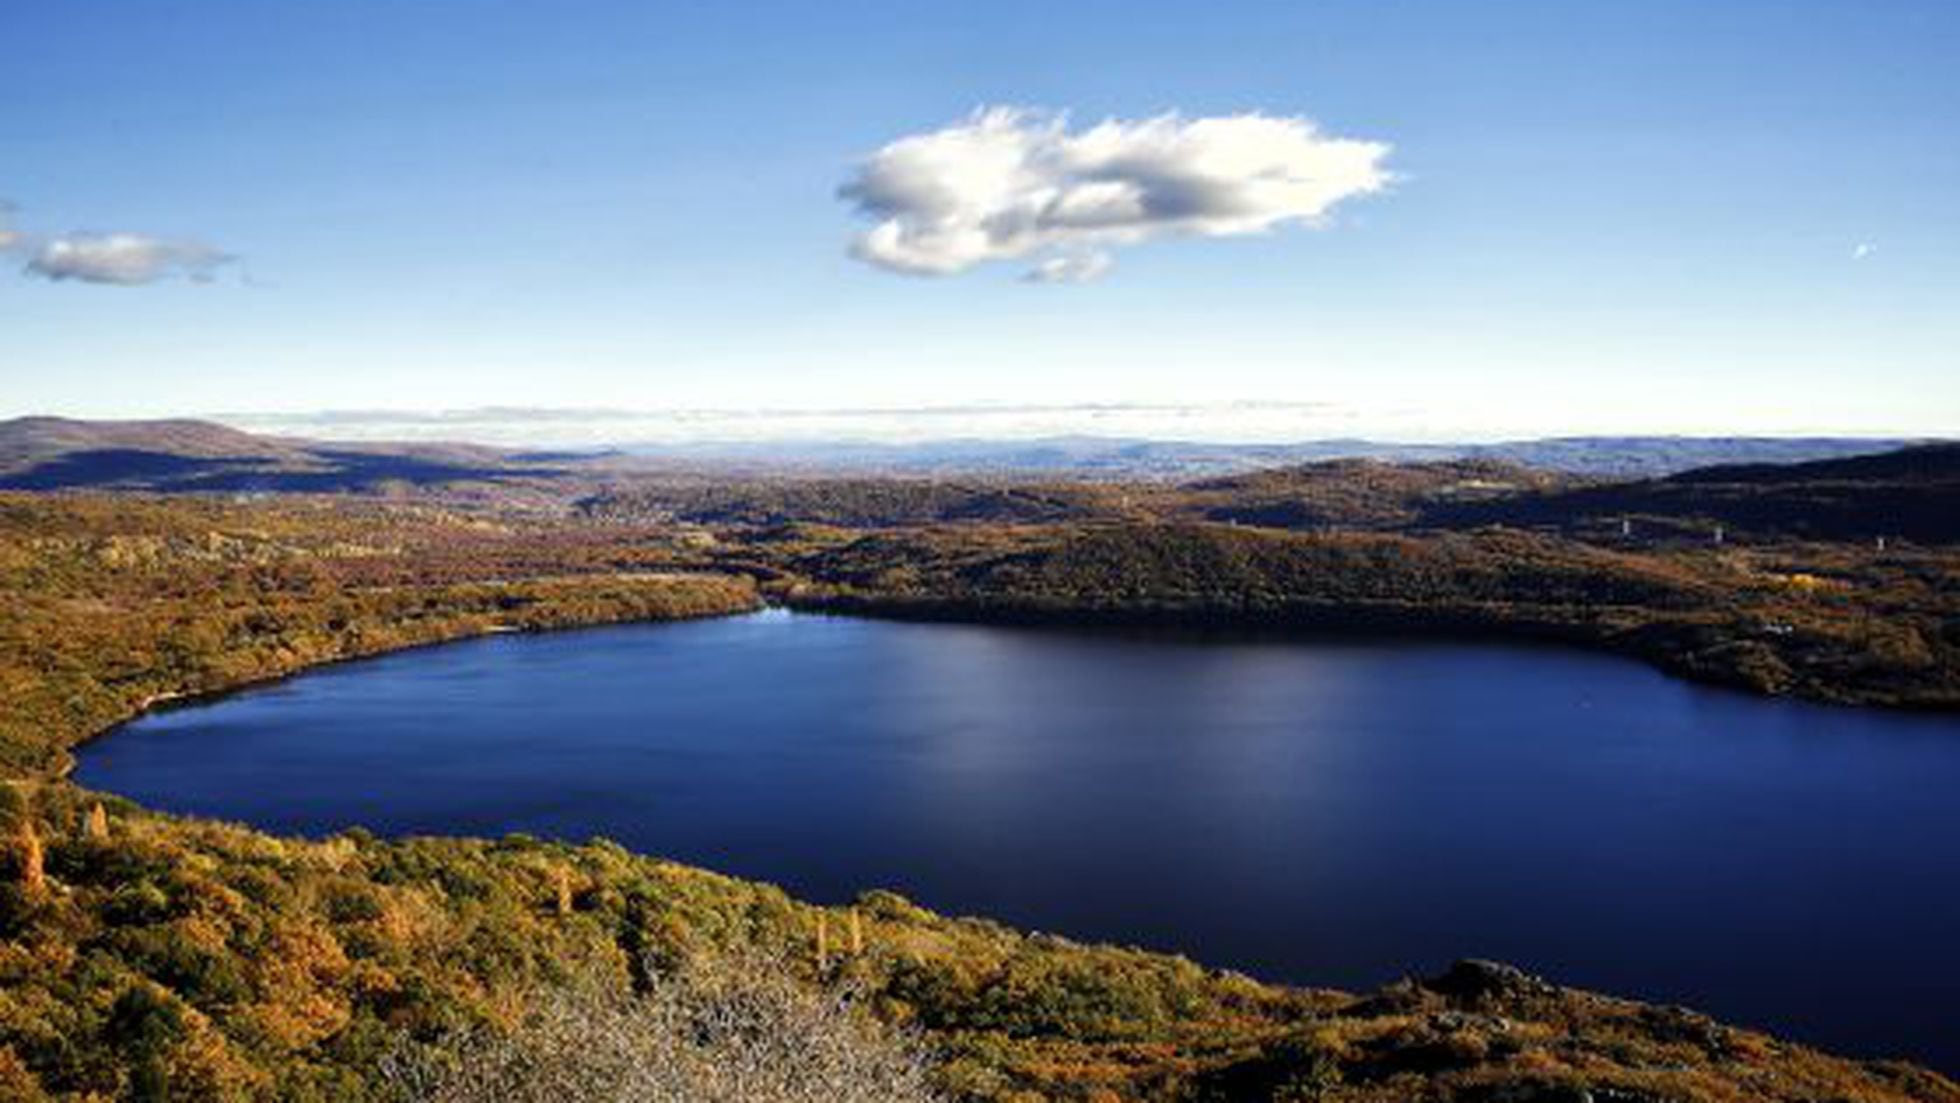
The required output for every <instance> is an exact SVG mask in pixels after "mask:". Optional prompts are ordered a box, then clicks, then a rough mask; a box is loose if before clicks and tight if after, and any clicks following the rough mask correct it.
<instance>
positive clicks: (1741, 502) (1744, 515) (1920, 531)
mask: <svg viewBox="0 0 1960 1103" xmlns="http://www.w3.org/2000/svg"><path fill="white" fill-rule="evenodd" d="M1424 519H1425V520H1426V521H1427V522H1428V523H1430V524H1434V525H1438V526H1443V527H1463V526H1467V525H1477V524H1510V525H1551V526H1556V527H1558V528H1561V529H1564V530H1568V531H1574V530H1578V531H1582V530H1586V529H1589V528H1590V529H1599V528H1603V527H1604V528H1610V527H1611V526H1614V525H1617V524H1619V523H1620V522H1621V521H1628V522H1629V523H1630V526H1631V527H1634V528H1637V529H1639V530H1640V531H1643V532H1651V531H1654V530H1655V529H1656V527H1658V529H1659V530H1660V531H1663V532H1680V531H1683V530H1684V529H1686V530H1688V531H1695V532H1699V533H1702V534H1704V535H1706V536H1707V537H1708V538H1711V539H1712V538H1713V535H1714V530H1715V527H1716V526H1718V525H1719V526H1722V527H1723V529H1724V535H1725V536H1737V535H1751V536H1755V537H1758V538H1770V537H1788V538H1797V539H1813V540H1840V541H1842V540H1859V541H1874V542H1875V541H1878V540H1880V539H1888V540H1894V541H1896V540H1912V541H1917V542H1920V543H1928V544H1950V543H1953V542H1955V541H1956V540H1960V445H1955V444H1936V445H1924V446H1920V447H1915V448H1905V449H1900V450H1898V451H1894V452H1886V453H1882V454H1879V455H1873V456H1858V457H1851V458H1844V459H1832V460H1819V461H1815V462H1811V463H1797V464H1746V465H1732V466H1721V467H1705V468H1698V469H1696V470H1693V471H1685V472H1681V473H1679V474H1676V475H1672V476H1669V477H1667V478H1662V479H1644V480H1639V481H1635V482H1625V483H1611V484H1605V485H1593V486H1579V487H1571V488H1566V489H1558V490H1552V491H1549V492H1545V493H1537V494H1529V495H1514V496H1509V497H1505V498H1502V499H1496V500H1486V501H1479V502H1462V501H1458V502H1449V503H1439V504H1438V505H1437V506H1436V508H1433V509H1431V510H1428V511H1427V512H1426V514H1425V517H1424Z"/></svg>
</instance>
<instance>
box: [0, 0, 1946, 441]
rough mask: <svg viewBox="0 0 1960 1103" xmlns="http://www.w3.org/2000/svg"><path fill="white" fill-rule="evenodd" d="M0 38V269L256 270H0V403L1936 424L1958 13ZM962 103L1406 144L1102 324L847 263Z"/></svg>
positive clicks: (327, 9)
mask: <svg viewBox="0 0 1960 1103" xmlns="http://www.w3.org/2000/svg"><path fill="white" fill-rule="evenodd" d="M0 40H4V41H6V42H7V43H8V47H7V62H6V64H5V65H0V198H4V199H6V200H9V201H11V202H12V203H13V204H14V205H15V207H16V210H15V211H14V212H13V215H12V218H13V224H14V229H15V230H16V231H17V232H19V233H20V234H22V235H23V238H22V240H21V242H20V244H19V245H18V246H17V247H16V248H15V249H14V250H13V253H14V254H15V255H13V256H9V257H4V258H0V260H4V262H5V265H6V267H7V268H8V269H14V268H18V267H20V266H21V265H22V264H24V263H26V261H25V260H23V256H29V259H31V255H29V254H27V253H26V250H27V248H28V247H29V245H31V244H32V243H33V242H34V241H45V240H48V239H52V238H56V237H59V236H61V235H71V234H76V233H80V232H96V233H126V234H140V235H153V236H155V237H156V238H158V239H160V240H167V241H173V242H194V243H201V244H203V245H208V246H210V247H211V248H213V249H216V250H222V251H223V252H224V253H225V254H227V255H231V256H235V257H237V258H238V260H237V261H235V262H231V263H226V264H223V265H221V266H219V267H218V268H216V269H215V272H216V276H215V278H214V279H212V280H210V281H209V282H198V281H192V280H187V279H180V278H165V279H160V280H158V281H156V282H152V283H147V284H144V285H141V286H112V285H105V284H99V283H91V282H87V281H84V280H77V279H63V280H52V279H48V278H44V276H42V275H36V274H34V273H31V272H24V273H22V274H20V275H18V276H16V275H15V274H14V273H13V272H12V271H6V272H4V273H0V384H4V390H0V414H9V415H10V414H19V413H29V412H46V413H63V414H72V415H80V416H151V415H161V414H192V413H211V412H221V411H222V412H294V411H306V410H318V409H390V410H417V409H457V408H468V407H476V406H486V405H497V406H513V407H623V408H632V409H640V410H659V409H667V408H723V409H736V410H745V409H753V408H772V409H815V408H833V407H845V408H864V407H880V408H909V407H927V406H965V405H971V404H979V405H987V404H1004V405H1016V406H1023V405H1038V406H1041V407H1043V408H1053V409H1055V410H1057V411H1061V412H1060V413H1057V414H1056V415H1055V416H1053V417H1047V418H1046V419H1045V420H1044V421H1043V423H1042V425H1043V428H1044V429H1052V428H1056V427H1066V426H1065V425H1062V424H1061V423H1062V422H1066V421H1067V416H1066V410H1067V408H1069V407H1071V406H1074V405H1076V404H1083V403H1098V404H1105V405H1108V404H1118V405H1121V404H1138V405H1145V406H1150V407H1152V408H1155V409H1172V410H1177V409H1183V408H1186V407H1188V408H1189V414H1188V416H1187V417H1186V419H1185V420H1184V421H1183V422H1181V423H1177V424H1173V425H1171V426H1170V428H1169V429H1165V430H1164V431H1166V432H1168V431H1171V430H1173V429H1181V430H1183V431H1182V432H1181V433H1180V435H1192V436H1210V437H1221V438H1225V437H1243V436H1248V435H1251V436H1260V437H1275V436H1295V437H1308V436H1330V435H1349V434H1364V435H1373V436H1397V437H1404V438H1441V437H1492V436H1505V435H1536V434H1547V433H1561V432H1617V431H1652V432H1697V433H1699V432H1710V433H1717V432H1729V431H1742V432H1775V433H1799V432H1860V433H1902V434H1951V433H1954V432H1955V431H1956V430H1960V354H1956V351H1955V350H1956V349H1960V309H1956V307H1960V67H1956V66H1955V65H1954V64H1953V58H1955V57H1960V5H1955V4H1952V3H1947V2H1926V3H1906V2H1883V0H1870V2H1850V0H1847V2H1843V3H1826V2H1821V0H1815V2H1805V0H1790V2H1781V3H1767V2H1761V3H1758V2H1748V0H1734V2H1729V3H1723V4H1719V5H1716V4H1708V3H1705V2H1695V3H1666V2H1649V3H1603V2H1601V3H1590V2H1573V0H1564V2H1556V3H1553V2H1547V3H1541V4H1530V3H1506V4H1501V5H1500V4H1472V3H1454V4H1445V3H1428V4H1416V3H1406V2H1393V0H1353V2H1340V3H1312V2H1307V0H1291V2H1279V3H1270V4H1263V3H1240V4H1233V3H1220V4H1209V5H1194V4H1155V3H1148V2H1143V0H1129V2H1126V3H1120V4H1118V3H1072V4H1057V3H1053V2H1052V0H1050V2H1045V3H1011V2H1000V3H988V4H951V3H946V4H934V3H918V2H913V3H902V4H889V5H872V4H831V5H811V4H768V5H764V4H740V3H729V4H696V3H686V4H681V3H673V4H650V3H631V2H624V0H617V2H615V0H573V2H567V3H556V4H550V5H543V4H531V3H508V4H495V3H469V4H434V3H429V4H393V3H372V4H371V3H361V2H339V3H333V4H319V3H306V4H299V3H277V2H266V0H256V2H226V0H203V2H198V3H182V4H176V3H163V2H158V3H136V2H129V3H107V2H104V3H92V2H80V3H56V2H52V0H45V2H35V0H12V2H10V3H7V4H4V5H0ZM989 105H1015V106H1024V107H1029V108H1037V109H1046V110H1049V111H1058V112H1067V117H1068V120H1069V125H1070V126H1072V127H1074V128H1076V129H1080V128H1083V127H1087V126H1092V125H1093V124H1095V123H1097V122H1100V121H1102V120H1104V119H1118V120H1143V119H1149V118H1153V117H1156V116H1159V115H1162V114H1164V113H1166V112H1178V113H1180V114H1181V115H1182V116H1184V117H1185V118H1187V119H1201V118H1206V117H1210V116H1231V115H1237V114H1242V113H1246V112H1262V113H1265V114H1267V115H1271V116H1276V117H1281V118H1292V117H1305V118H1308V119H1312V120H1314V121H1315V122H1317V123H1318V124H1319V126H1320V128H1321V130H1322V132H1323V133H1324V134H1326V135H1331V136H1338V137H1342V138H1353V139H1362V140H1369V141H1375V142H1381V143H1386V144H1387V145H1388V146H1390V147H1391V150H1390V152H1389V153H1388V154H1387V156H1386V158H1385V161H1384V162H1383V163H1384V165H1385V167H1386V169H1387V170H1388V171H1389V172H1391V173H1393V174H1394V179H1393V182H1392V183H1391V184H1390V185H1389V186H1388V187H1387V188H1386V189H1385V190H1382V191H1379V192H1376V193H1373V194H1365V195H1356V196H1355V197H1353V198H1350V199H1345V200H1343V201H1341V202H1340V203H1338V204H1337V205H1335V206H1333V207H1332V208H1331V209H1330V210H1329V211H1328V212H1327V214H1326V216H1325V217H1324V218H1322V219H1320V220H1319V221H1318V222H1317V223H1316V224H1314V225H1311V226H1309V225H1302V224H1298V223H1287V224H1280V225H1275V226H1273V227H1272V228H1271V229H1270V231H1268V232H1265V233H1255V234H1244V235H1235V236H1207V235H1205V234H1190V233H1168V234H1163V235H1157V236H1154V237H1152V239H1151V240H1148V241H1145V242H1142V243H1140V244H1125V245H1122V246H1121V247H1119V248H1116V249H1113V250H1111V254H1112V256H1113V261H1114V262H1113V264H1111V265H1110V268H1109V271H1108V272H1107V273H1106V274H1104V275H1102V277H1101V278H1100V279H1097V280H1095V281H1093V282H1089V283H1084V284H1079V285H1045V284H1031V283H1029V282H1026V281H1024V280H1022V279H1020V278H1018V277H1019V276H1020V274H1021V272H1022V270H1023V269H1024V268H1026V267H1027V265H1026V264H1015V263H1011V262H1009V263H979V264H975V265H974V266H972V267H970V268H968V269H966V270H964V271H960V272H958V273H957V274H952V275H945V276H939V277H920V276H908V275H902V274H896V273H894V272H892V271H890V270H887V269H885V268H881V267H878V266H876V265H872V264H866V263H864V262H862V261H860V260H858V259H854V258H853V257H852V256H851V255H850V252H849V247H850V243H851V241H852V239H853V236H854V235H855V234H857V233H859V232H861V231H863V230H865V229H866V228H867V226H868V222H867V219H866V218H865V217H863V216H862V215H861V214H859V213H858V212H855V211H854V210H853V209H852V207H851V205H850V204H848V203H846V202H844V201H842V200H840V199H839V197H838V195H837V189H838V188H839V186H840V185H843V184H845V183H846V182H847V181H848V180H850V179H852V178H853V175H854V173H857V172H859V171H860V169H861V166H862V165H863V164H864V163H865V162H866V159H867V158H870V157H872V156H873V155H874V154H876V153H877V151H879V150H880V149H881V148H882V147H885V146H886V145H887V144H888V143H892V142H894V141H897V140H899V139H902V138H905V137H907V136H910V135H920V134H925V133H929V132H933V131H936V130H940V129H942V128H946V127H949V126H956V125H958V124H960V123H961V122H962V121H963V120H967V119H969V118H970V116H971V115H972V113H973V112H974V111H975V109H977V108H980V107H983V106H989ZM30 239H31V240H30ZM1861 247H1862V248H1861ZM1860 254H1863V255H1860ZM1246 402H1268V403H1281V404H1286V405H1284V406H1283V407H1276V408H1277V409H1283V410H1284V411H1290V412H1287V413H1284V414H1281V415H1271V416H1266V417H1262V418H1248V417H1247V416H1246V415H1245V414H1244V412H1243V411H1244V409H1245V407H1244V406H1242V405H1241V406H1236V407H1234V406H1230V405H1228V404H1231V403H1246ZM1235 411H1236V412H1235ZM1058 418H1059V421H1058V420H1057V419H1058ZM946 422H947V419H945V418H943V417H942V418H939V419H937V420H936V424H937V425H938V426H939V427H940V428H942V429H943V428H944V426H945V424H946ZM1083 427H1085V428H1094V427H1095V426H1094V425H1093V424H1088V423H1085V424H1084V425H1083Z"/></svg>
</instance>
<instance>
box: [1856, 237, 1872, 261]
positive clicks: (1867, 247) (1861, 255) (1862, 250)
mask: <svg viewBox="0 0 1960 1103" xmlns="http://www.w3.org/2000/svg"><path fill="white" fill-rule="evenodd" d="M1876 252H1878V246H1876V245H1873V244H1872V243H1871V242H1869V241H1861V242H1859V243H1858V244H1856V245H1853V246H1852V247H1851V259H1852V260H1864V259H1865V258H1866V257H1868V256H1871V255H1872V254H1873V253H1876Z"/></svg>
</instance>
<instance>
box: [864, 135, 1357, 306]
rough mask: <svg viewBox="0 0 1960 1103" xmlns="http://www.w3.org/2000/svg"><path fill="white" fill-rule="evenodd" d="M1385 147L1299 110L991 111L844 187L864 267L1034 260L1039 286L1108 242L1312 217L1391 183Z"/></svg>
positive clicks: (929, 271)
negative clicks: (864, 225) (1345, 134)
mask: <svg viewBox="0 0 1960 1103" xmlns="http://www.w3.org/2000/svg"><path fill="white" fill-rule="evenodd" d="M1388 152H1389V147H1388V145H1387V144H1385V143H1382V142H1374V141H1363V140H1357V139H1351V138H1335V137H1330V136H1328V135H1326V134H1323V133H1321V131H1320V130H1319V128H1318V127H1316V126H1315V125H1314V124H1313V123H1312V122H1311V121H1309V120H1307V119H1302V118H1282V117H1275V116H1271V115H1261V114H1246V115H1222V116H1215V117H1206V118H1185V117H1183V116H1180V115H1175V114H1172V115H1160V116H1158V117H1156V118H1152V119H1143V120H1139V121H1135V122H1127V121H1123V120H1118V119H1110V120H1106V121H1104V122H1101V123H1098V124H1096V125H1095V126H1092V127H1089V128H1088V129H1086V130H1080V131H1076V132H1070V130H1069V128H1068V120H1067V119H1066V118H1064V117H1061V116H1056V115H1049V114H1045V113H1042V112H1036V111H1028V110H1023V109H1019V108H1011V107H994V108H986V109H982V110H980V111H976V112H975V113H974V114H973V115H972V116H970V117H969V118H967V119H966V120H965V121H964V122H960V123H956V124H954V125H952V126H948V127H945V128H943V129H940V130H934V131H930V132H927V133H924V134H915V135H912V136H910V137H906V138H901V139H899V140H898V141H895V142H893V143H891V144H890V145H887V146H885V147H884V148H883V149H880V150H879V151H878V152H876V153H875V154H873V155H871V156H870V157H869V158H867V159H866V160H865V161H864V163H863V164H862V165H860V166H859V167H858V170H857V173H856V175H855V177H854V178H853V179H851V180H850V181H849V182H848V183H846V184H845V185H844V186H843V187H842V188H841V189H839V194H840V195H841V196H842V197H843V198H845V199H847V200H849V201H851V202H852V203H854V204H855V205H856V206H857V208H858V210H859V212H860V213H862V214H863V215H864V216H866V217H867V218H869V219H871V220H872V222H873V225H872V226H871V227H870V228H869V229H867V230H865V231H863V232H862V233H861V234H859V235H858V236H857V238H856V240H855V241H854V242H853V243H852V249H851V251H852V254H853V255H854V256H856V257H858V258H859V259H861V260H865V261H868V262H870V263H872V264H876V265H879V266H881V267H884V268H888V269H891V270H893V271H898V272H905V273H909V274H913V275H935V276H937V275H949V274H952V273H955V272H962V271H965V270H966V269H968V268H971V267H973V266H975V265H977V264H982V263H985V262H987V261H995V260H1016V259H1020V258H1028V257H1033V258H1037V259H1036V263H1035V264H1034V266H1033V268H1032V269H1031V270H1030V272H1029V273H1028V278H1029V279H1032V280H1036V281H1039V282H1081V281H1082V280H1084V279H1093V278H1094V277H1095V276H1097V275H1100V274H1101V273H1102V271H1103V270H1104V269H1106V268H1107V267H1108V265H1109V258H1108V250H1109V249H1110V248H1111V247H1113V246H1121V245H1133V244H1136V243H1138V242H1142V241H1147V240H1149V239H1151V238H1156V237H1166V236H1188V237H1231V236H1237V235H1241V234H1256V233H1262V232H1265V231H1267V230H1270V229H1272V228H1273V227H1275V226H1279V225H1282V224H1286V223H1299V224H1306V225H1314V224H1317V223H1319V222H1320V221H1321V220H1322V219H1323V217H1324V216H1325V215H1326V213H1327V212H1328V210H1329V209H1330V208H1332V207H1333V206H1334V205H1335V204H1336V203H1339V202H1340V201H1341V200H1343V199H1348V198H1351V197H1354V196H1360V195H1367V194H1370V193H1372V192H1377V191H1380V190H1382V189H1383V188H1384V187H1386V186H1387V185H1388V184H1389V182H1390V180H1391V179H1392V177H1391V174H1390V173H1389V172H1388V170H1387V169H1386V168H1385V167H1383V164H1382V162H1383V160H1384V159H1385V158H1386V157H1387V155H1388Z"/></svg>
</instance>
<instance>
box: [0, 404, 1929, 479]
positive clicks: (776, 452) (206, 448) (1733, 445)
mask: <svg viewBox="0 0 1960 1103" xmlns="http://www.w3.org/2000/svg"><path fill="white" fill-rule="evenodd" d="M1911 443H1917V442H1913V441H1908V440H1904V439H1874V438H1855V437H1851V438H1847V437H1803V438H1780V437H1660V436H1655V437H1562V438H1553V439H1546V440H1528V441H1510V442H1503V443H1496V444H1396V443H1385V442H1380V441H1369V440H1322V441H1307V442H1301V443H1296V444H1209V443H1203V442H1193V441H1158V440H1133V439H1122V438H1103V437H1087V436H1069V437H1051V438H1044V439H1038V440H979V439H974V440H944V441H931V442H922V443H908V444H883V443H869V442H854V441H833V442H824V441H803V442H774V443H755V442H733V443H698V444H682V445H676V444H634V443H631V442H623V443H622V444H620V445H619V446H617V447H614V448H609V449H602V450H592V451H552V452H547V451H535V450H516V449H505V448H495V447H487V446H480V445H471V444H462V443H458V444H432V443H422V442H415V443H376V442H367V441H362V442H357V443H345V442H331V441H317V440H306V439H300V438H293V437H275V436H264V435H259V434H254V433H247V432H243V431H241V430H238V429H234V428H231V427H229V426H226V425H221V424H218V423H216V422H210V421H197V420H182V419H179V420H160V421H82V420H74V419H67V418H54V417H24V418H16V419H13V420H10V421H0V489H16V490H60V489H91V488H92V489H123V490H143V491H156V492H210V493H245V492H266V493H290V492H316V493H348V492H353V493H371V492H379V491H387V490H416V489H423V490H428V489H443V490H456V489H459V488H470V489H473V490H474V491H476V492H480V493H486V494H488V493H499V492H502V493H515V492H519V491H523V492H549V490H550V488H552V487H554V486H559V485H566V484H578V485H582V486H585V487H588V488H589V487H590V486H591V485H593V484H595V483H599V482H605V481H610V480H613V479H619V478H631V477H634V476H636V475H647V474H661V473H666V474H672V473H676V472H691V473H695V474H712V473H717V472H731V471H733V472H740V473H742V474H746V475H758V474H824V473H852V474H896V475H914V476H933V475H948V476H951V475H963V476H973V475H994V476H1001V477H1035V478H1108V479H1115V478H1124V479H1136V478H1145V479H1159V480H1187V479H1198V478H1207V477H1217V476H1225V475H1232V474H1238V473H1243V472H1247V471H1253V470H1258V469H1263V468H1272V467H1282V466H1288V465H1297V464H1302V463H1311V462H1315V461H1321V460H1330V459H1346V458H1369V459H1378V460H1385V461H1396V462H1409V461H1440V460H1471V461H1479V460H1488V461H1499V462H1506V463H1517V464H1523V465H1526V466H1530V467H1536V468H1541V469H1545V470H1550V471H1558V472H1565V473H1570V474H1578V475H1591V476H1607V477H1614V478H1652V477H1658V476H1666V475H1671V474H1674V473H1677V472H1681V471H1686V470H1689V469H1693V468H1699V467H1707V466H1710V465H1748V464H1787V463H1794V462H1801V461H1810V460H1820V459H1836V458H1843V457H1849V456H1858V455H1867V454H1872V453H1878V452H1885V451H1890V450H1893V449H1896V448H1899V447H1901V446H1903V445H1906V444H1911ZM570 488H571V487H570V486H569V485H566V489H570Z"/></svg>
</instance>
